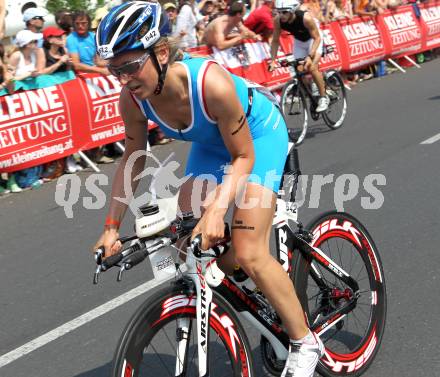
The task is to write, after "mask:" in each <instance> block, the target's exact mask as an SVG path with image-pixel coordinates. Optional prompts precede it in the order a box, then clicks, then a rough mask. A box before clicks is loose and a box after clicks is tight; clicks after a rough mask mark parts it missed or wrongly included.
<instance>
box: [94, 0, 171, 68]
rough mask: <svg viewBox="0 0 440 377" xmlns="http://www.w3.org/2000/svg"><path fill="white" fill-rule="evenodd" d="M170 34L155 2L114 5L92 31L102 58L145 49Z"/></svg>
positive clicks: (165, 20)
mask: <svg viewBox="0 0 440 377" xmlns="http://www.w3.org/2000/svg"><path fill="white" fill-rule="evenodd" d="M170 33H171V29H170V25H169V21H168V17H167V15H166V13H165V12H162V7H161V5H160V4H159V3H150V2H145V1H130V2H126V3H123V4H121V5H118V6H116V7H114V8H113V9H111V10H110V12H109V13H108V14H107V15H106V16H105V17H104V18H103V19H102V21H101V22H100V24H99V26H98V29H97V31H96V48H97V52H98V54H99V56H100V57H101V58H102V59H110V58H112V57H114V56H115V55H117V54H120V53H122V52H125V51H131V50H147V49H149V48H151V47H153V46H154V44H155V43H156V42H157V41H158V40H159V38H160V37H163V36H167V35H169V34H170Z"/></svg>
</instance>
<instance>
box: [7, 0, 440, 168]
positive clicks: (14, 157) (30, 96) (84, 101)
mask: <svg viewBox="0 0 440 377" xmlns="http://www.w3.org/2000/svg"><path fill="white" fill-rule="evenodd" d="M322 31H323V37H324V42H325V44H326V45H329V46H332V47H333V51H332V52H331V53H329V54H328V55H326V56H325V57H324V58H323V59H322V61H321V64H320V65H321V68H322V69H342V70H344V71H351V70H357V69H359V68H362V67H364V66H366V65H369V64H371V63H374V62H378V61H381V60H383V59H387V58H398V57H402V56H406V55H413V54H415V53H419V52H422V51H425V50H429V49H433V48H437V47H440V1H438V0H437V1H429V2H425V3H423V4H419V5H405V6H400V7H397V8H396V9H394V10H387V11H385V12H384V13H383V14H381V15H378V16H376V17H375V18H368V17H364V18H361V17H355V18H353V19H351V20H348V19H344V20H341V21H336V22H331V23H329V24H325V25H322ZM292 44H293V41H292V38H291V37H290V36H286V35H284V36H283V37H282V39H281V46H280V47H281V48H280V55H281V56H282V55H283V54H289V53H291V51H292ZM193 52H195V53H197V54H198V55H205V56H212V57H213V58H214V59H216V60H217V61H218V62H220V64H222V65H223V66H225V67H226V68H227V69H228V70H230V71H231V72H233V73H235V74H237V75H239V76H242V77H244V78H246V79H249V80H251V81H254V82H257V83H259V84H262V85H265V86H266V87H269V88H270V89H272V90H274V89H276V88H278V87H280V86H281V85H282V84H283V83H284V82H285V81H286V80H288V79H289V78H290V75H291V73H290V71H289V70H288V69H287V68H281V67H280V68H278V69H276V70H275V71H274V72H268V70H267V63H268V59H269V57H270V46H269V45H268V44H267V43H262V42H256V41H247V42H246V43H244V44H243V45H241V46H238V47H233V48H231V49H228V50H223V51H219V50H217V49H215V48H214V49H213V50H211V49H209V48H207V47H206V46H203V47H200V48H197V49H194V50H193ZM120 90H121V87H120V84H119V82H118V81H117V80H116V79H115V78H114V77H113V76H107V77H103V76H99V75H94V74H84V75H79V76H78V77H77V78H76V79H75V80H71V81H68V82H66V83H63V84H61V85H54V86H50V87H46V88H42V89H37V90H27V91H22V92H18V93H15V94H12V95H7V96H2V97H0V171H6V172H12V171H15V170H19V169H23V168H26V167H31V166H35V165H39V164H42V163H45V162H49V161H52V160H55V159H58V158H61V157H64V156H67V155H70V154H72V153H75V152H77V151H81V150H87V149H91V148H94V147H96V146H100V145H104V144H108V143H112V142H116V141H119V140H121V139H123V137H124V125H123V122H122V120H121V117H120V114H119V107H118V97H119V92H120ZM153 126H154V125H152V124H150V125H149V127H153Z"/></svg>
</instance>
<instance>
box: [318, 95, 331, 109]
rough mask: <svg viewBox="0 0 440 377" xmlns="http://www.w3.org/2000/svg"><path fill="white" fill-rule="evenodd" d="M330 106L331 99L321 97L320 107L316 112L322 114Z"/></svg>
mask: <svg viewBox="0 0 440 377" xmlns="http://www.w3.org/2000/svg"><path fill="white" fill-rule="evenodd" d="M329 104H330V98H328V97H327V96H323V97H319V100H318V106H316V110H315V111H316V112H317V113H321V112H323V111H325V110H327V109H328V105H329Z"/></svg>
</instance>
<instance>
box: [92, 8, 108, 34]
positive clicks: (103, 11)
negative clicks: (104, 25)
mask: <svg viewBox="0 0 440 377" xmlns="http://www.w3.org/2000/svg"><path fill="white" fill-rule="evenodd" d="M107 13H108V9H107V7H106V6H104V7H101V8H98V9H97V10H96V12H95V18H94V19H93V21H92V29H93V30H96V29H97V28H98V25H99V23H100V22H101V20H102V19H103V18H104V16H105V15H106V14H107Z"/></svg>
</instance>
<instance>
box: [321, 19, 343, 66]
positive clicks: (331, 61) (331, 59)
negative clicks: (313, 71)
mask: <svg viewBox="0 0 440 377" xmlns="http://www.w3.org/2000/svg"><path fill="white" fill-rule="evenodd" d="M336 28H337V24H336V23H334V22H332V23H330V24H323V25H322V26H321V31H322V37H323V40H324V45H325V46H327V47H331V48H332V49H333V52H331V53H329V54H326V55H324V56H323V57H322V58H321V61H320V63H319V67H320V69H321V70H323V71H326V70H328V69H336V70H339V69H341V68H342V58H341V53H340V51H341V46H340V42H338V39H337V38H336V36H335V35H336V34H337V31H335V29H336Z"/></svg>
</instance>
